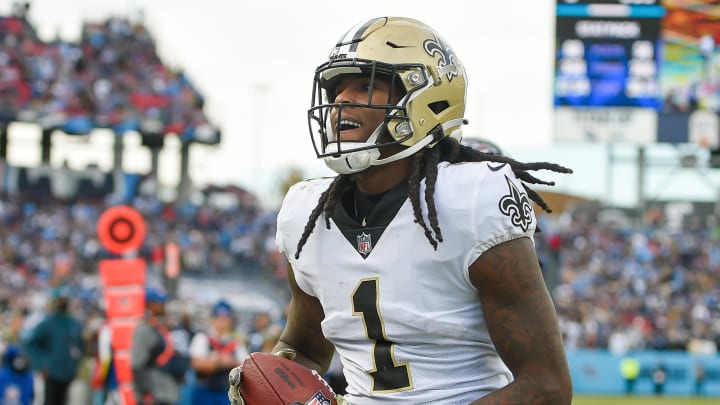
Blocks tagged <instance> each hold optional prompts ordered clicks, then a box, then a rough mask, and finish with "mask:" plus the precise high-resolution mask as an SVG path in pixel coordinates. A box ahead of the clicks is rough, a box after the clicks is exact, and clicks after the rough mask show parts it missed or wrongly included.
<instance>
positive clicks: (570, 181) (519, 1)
mask: <svg viewBox="0 0 720 405" xmlns="http://www.w3.org/2000/svg"><path fill="white" fill-rule="evenodd" d="M12 3H13V0H0V13H8V12H9V10H10V9H11V4H12ZM30 3H31V8H30V12H29V19H30V21H31V22H32V23H33V24H34V25H35V27H36V28H37V29H38V30H39V33H40V35H41V37H43V38H44V39H50V38H53V37H55V36H56V35H59V36H60V37H61V38H62V39H64V40H69V41H73V40H76V39H77V38H78V37H79V31H80V27H81V24H82V22H83V21H84V20H85V21H87V20H90V21H102V20H104V19H106V18H108V17H110V16H113V15H119V16H125V17H129V18H131V19H138V18H140V16H142V18H143V19H144V21H145V24H146V26H147V27H148V29H149V30H150V32H151V33H152V34H153V36H154V38H155V40H156V42H157V46H158V51H159V53H160V55H161V58H162V59H163V60H164V61H165V63H166V64H167V65H170V66H173V67H179V68H182V69H183V70H185V71H186V73H187V74H188V75H189V77H190V79H191V81H192V82H193V83H194V84H195V85H196V87H198V88H199V89H200V91H201V92H203V93H204V95H205V97H206V99H207V107H206V112H207V114H208V115H209V117H210V119H211V120H212V121H214V122H216V123H217V124H218V125H219V126H220V127H221V129H222V133H223V139H222V143H221V145H219V146H202V145H196V146H193V147H192V149H191V161H190V173H191V177H192V179H193V181H194V182H196V183H200V184H207V183H214V184H220V185H222V184H237V185H241V186H243V187H246V188H248V189H250V190H251V191H254V192H256V193H257V194H259V195H260V197H261V198H262V199H265V200H267V201H269V202H270V203H271V204H272V203H273V202H274V201H276V199H277V198H279V194H278V192H277V189H278V187H277V184H278V183H279V181H280V180H281V179H282V178H283V176H284V175H285V174H286V173H287V172H288V170H289V169H290V168H299V169H301V170H302V171H303V173H304V174H305V176H307V177H314V176H321V175H332V174H333V173H332V172H330V171H329V170H328V169H326V168H325V167H324V165H323V163H322V162H321V161H319V160H317V159H316V157H315V152H314V149H313V148H312V145H311V142H310V136H309V133H308V129H307V118H306V117H307V115H306V113H307V109H308V107H309V103H310V96H311V86H312V78H313V73H314V70H315V68H316V67H317V66H318V65H320V64H321V63H323V62H324V61H325V60H326V57H327V55H328V53H329V51H330V49H331V47H332V45H333V44H334V43H335V42H336V41H337V39H338V38H340V36H341V35H342V34H343V33H345V31H346V30H347V29H348V28H349V27H351V26H353V25H354V24H355V23H357V22H360V21H363V20H366V19H368V18H372V17H377V16H382V15H399V16H406V17H412V18H416V19H419V20H421V21H423V22H425V23H426V24H428V25H430V26H431V27H433V28H435V30H437V31H438V32H439V33H440V34H441V35H442V36H443V37H444V39H445V40H446V41H447V42H448V43H449V44H450V45H451V46H452V47H453V48H454V50H455V53H456V54H457V55H458V57H459V58H460V60H461V61H462V63H463V64H464V66H465V69H466V71H467V76H468V83H469V84H468V92H467V94H468V99H467V108H466V118H467V119H468V120H469V125H467V126H466V127H465V128H464V130H463V132H464V134H465V136H473V137H481V138H486V139H489V140H491V141H493V142H495V143H497V144H498V145H500V146H501V148H503V149H504V151H505V152H506V153H508V154H509V155H511V156H512V157H514V158H517V159H518V160H524V161H546V160H549V161H554V162H557V163H560V164H563V165H566V166H569V167H571V168H573V169H574V170H575V174H573V175H570V176H567V175H556V174H554V173H548V174H547V175H544V176H542V178H544V179H550V180H555V181H556V182H557V186H556V187H555V191H561V192H569V193H573V194H578V195H581V196H584V197H588V198H596V199H605V200H608V201H610V202H612V203H615V204H618V205H626V206H631V205H633V204H634V203H635V202H636V201H637V195H638V193H637V191H636V190H637V184H638V177H637V170H636V166H637V165H636V164H635V163H634V158H633V157H634V156H635V154H636V153H637V150H636V148H635V147H634V146H632V145H617V146H615V147H614V152H613V156H614V164H613V165H609V164H608V157H609V154H608V149H607V147H605V146H603V145H589V144H567V143H563V144H559V143H557V142H554V140H553V107H552V88H553V63H554V46H555V45H554V35H555V31H554V30H555V26H554V15H555V8H554V6H555V0H503V1H497V2H489V1H480V2H476V1H449V2H437V1H429V0H414V1H412V2H404V1H396V2H388V1H385V0H365V1H362V2H338V1H329V0H317V1H310V0H286V1H283V0H263V1H229V0H225V1H222V0H203V1H197V0H102V1H98V0H33V1H31V2H30ZM28 138H29V139H32V136H29V137H28ZM110 138H111V137H110V136H109V135H108V134H97V135H93V136H91V139H90V140H89V141H88V140H82V141H78V140H76V139H70V138H63V139H61V141H63V142H64V144H66V145H67V146H66V147H65V149H66V150H65V152H62V151H61V152H60V153H58V155H59V156H60V157H58V159H60V158H61V157H63V156H69V153H70V151H72V153H73V155H72V156H73V159H70V161H71V163H72V164H73V165H84V164H85V163H86V161H92V160H97V161H98V163H99V164H100V166H101V167H103V168H110V167H111V166H110V165H111V164H112V157H111V155H110V149H111V148H110V146H109V145H111V142H112V140H111V139H110ZM11 141H12V138H11ZM63 142H60V141H58V143H63ZM29 143H32V142H31V141H25V142H19V143H18V145H20V146H18V147H17V148H18V150H19V151H18V152H17V156H22V155H23V153H22V151H21V150H20V149H23V148H25V149H23V150H26V149H28V147H29V146H28V145H29ZM138 143H139V141H138V140H128V141H126V145H129V150H130V151H131V153H130V156H132V158H130V159H131V160H132V161H131V162H129V163H128V162H127V161H126V163H127V165H128V166H130V167H131V169H132V168H136V169H137V170H139V171H142V170H146V169H147V168H149V155H148V154H147V152H145V151H142V150H141V148H140V147H139V145H138ZM97 145H100V149H103V151H102V152H101V153H98V152H97ZM166 146H167V147H166V149H167V152H165V153H163V154H162V155H161V158H160V159H161V161H160V164H161V168H160V177H161V181H163V182H167V183H170V184H172V183H173V182H177V180H178V170H177V168H178V167H179V163H178V159H177V149H178V144H177V143H173V142H169V143H168V144H166ZM105 151H107V153H105ZM12 153H13V150H10V151H9V154H10V155H12ZM648 155H649V156H650V157H651V160H657V162H666V161H668V160H670V161H673V159H675V157H676V152H675V150H674V149H673V148H671V147H659V148H654V149H653V150H649V151H648ZM655 156H657V159H656V158H655ZM11 158H12V156H9V159H11ZM18 159H19V158H18ZM29 159H30V160H32V159H33V158H29ZM19 163H25V162H19ZM643 182H644V183H643V184H644V185H645V186H644V187H643V189H644V190H646V193H647V197H646V198H648V199H653V198H668V196H670V197H669V198H674V197H673V196H675V195H677V196H679V197H682V198H687V197H691V198H698V199H714V198H715V197H716V193H717V191H716V189H717V187H715V184H720V179H718V178H717V177H716V176H715V174H714V173H711V174H709V173H708V172H707V171H705V172H702V171H698V170H680V171H679V170H677V167H674V165H672V164H671V165H665V164H661V163H657V164H653V165H652V168H649V169H648V170H646V177H644V180H643ZM688 190H693V191H692V192H689V191H688ZM679 197H678V198H679Z"/></svg>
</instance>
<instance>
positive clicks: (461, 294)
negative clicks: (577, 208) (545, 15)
mask: <svg viewBox="0 0 720 405" xmlns="http://www.w3.org/2000/svg"><path fill="white" fill-rule="evenodd" d="M466 86H467V81H466V77H465V71H464V69H463V66H462V64H461V63H460V60H459V59H458V57H457V55H456V54H455V52H454V51H453V49H452V48H451V47H450V46H449V45H448V44H447V43H446V42H445V41H444V40H443V39H442V38H441V37H440V36H439V35H438V33H437V32H435V31H434V30H433V29H431V28H430V27H428V26H427V25H425V24H423V23H421V22H419V21H416V20H413V19H409V18H399V17H383V18H374V19H371V20H369V21H364V22H362V23H360V24H358V25H356V26H355V27H353V28H352V29H350V30H349V31H348V32H347V33H346V34H345V35H344V36H343V37H342V38H340V40H339V41H338V42H337V45H336V46H335V47H334V48H333V49H332V51H331V53H330V56H329V59H328V60H327V61H326V62H325V63H323V64H322V65H321V66H319V67H318V68H317V70H316V73H315V80H314V88H313V97H312V100H313V101H312V105H311V107H310V109H309V111H308V120H309V124H310V132H311V136H312V141H313V145H314V147H315V149H316V152H317V156H318V157H319V158H321V159H323V160H324V161H325V163H326V164H327V165H328V166H329V167H330V168H331V169H333V170H334V171H336V172H337V173H338V176H336V177H334V178H320V179H313V180H307V181H304V182H301V183H298V184H296V185H295V186H293V187H292V188H291V189H290V190H289V191H288V193H287V195H286V196H285V199H284V201H283V204H282V207H281V210H280V212H279V214H278V219H277V221H278V222H277V238H276V241H277V245H278V247H279V249H280V250H281V251H282V252H283V253H284V254H285V255H286V256H287V258H288V259H289V262H290V264H291V271H290V274H289V282H290V289H291V292H292V300H291V303H290V307H289V315H288V319H287V325H286V327H285V329H284V331H283V333H282V335H281V337H280V340H279V342H278V344H277V346H276V347H275V349H274V350H276V351H278V352H279V353H280V354H281V355H286V356H288V357H293V356H294V359H295V361H298V362H300V363H302V364H304V365H306V366H309V367H311V368H313V369H315V370H317V371H318V372H319V373H320V374H321V375H322V374H324V372H325V371H326V370H327V368H328V365H329V363H330V360H331V358H332V355H333V350H337V353H338V354H339V356H340V358H341V360H342V365H343V370H344V373H345V377H346V379H347V382H348V387H347V394H346V395H345V396H344V398H343V400H344V401H346V402H348V403H351V404H369V403H402V404H420V403H423V404H424V403H443V404H446V403H471V402H472V403H475V404H496V403H503V404H528V403H533V404H553V405H558V404H570V402H571V396H572V387H571V380H570V374H569V371H568V364H567V361H566V357H565V353H564V350H563V343H562V339H561V335H560V332H559V329H558V321H557V318H556V313H555V310H554V307H553V303H552V300H551V298H550V295H549V293H548V290H547V288H546V286H545V283H544V282H543V279H542V275H541V272H540V268H539V266H538V259H537V256H536V254H535V249H534V245H533V240H532V237H533V233H534V230H535V228H536V218H535V215H534V213H533V207H532V203H531V202H532V201H534V202H535V203H537V204H538V205H539V206H540V207H541V208H543V209H545V210H548V211H549V208H548V207H547V206H546V204H545V203H544V201H543V200H542V198H540V196H539V195H538V194H537V193H536V192H534V191H533V190H532V189H531V188H529V187H528V184H531V183H535V184H552V183H551V182H545V181H542V180H539V179H538V178H536V177H535V176H533V175H532V174H530V173H529V172H528V171H529V170H538V169H546V170H551V171H555V172H560V173H570V172H571V170H570V169H567V168H565V167H562V166H559V165H555V164H551V163H542V162H541V163H529V164H525V163H520V162H517V161H515V160H513V159H511V158H509V157H506V156H502V155H499V154H493V153H486V152H482V151H479V150H476V149H474V148H472V147H470V146H466V145H461V143H460V142H459V140H460V139H461V126H462V125H463V124H465V123H466V122H465V119H464V118H463V114H464V110H465V96H466ZM230 378H231V382H232V383H233V384H234V385H233V387H231V390H230V393H229V396H230V397H231V399H232V400H233V401H234V402H235V403H240V402H241V398H240V396H239V395H238V393H237V391H238V383H239V381H240V379H241V369H236V370H234V371H232V372H231V375H230Z"/></svg>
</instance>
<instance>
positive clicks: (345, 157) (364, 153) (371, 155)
mask: <svg viewBox="0 0 720 405" xmlns="http://www.w3.org/2000/svg"><path fill="white" fill-rule="evenodd" d="M463 124H467V120H466V119H465V118H457V119H454V120H450V121H447V122H444V123H443V124H442V125H441V127H442V130H443V133H446V131H447V130H448V129H450V128H452V127H456V126H460V125H463ZM382 127H383V125H380V126H378V128H377V129H375V131H373V133H372V134H371V135H370V137H368V140H367V141H365V142H339V143H337V142H334V143H332V145H336V147H337V149H338V150H342V149H343V148H342V146H346V147H347V148H348V149H350V148H361V147H366V146H379V145H376V144H375V142H376V141H377V138H378V136H379V135H380V132H381V130H382ZM448 136H451V137H453V138H455V139H462V130H461V129H460V128H458V129H456V130H454V131H452V132H451V133H450V134H449V135H448ZM435 140H436V139H435V136H434V135H432V134H429V135H426V136H425V137H424V138H423V139H421V140H420V141H419V142H417V143H416V144H414V145H412V146H410V147H408V148H406V149H404V150H402V151H400V152H398V153H396V154H394V155H391V156H388V157H386V158H384V159H380V150H379V149H378V148H373V149H367V150H361V151H357V152H349V153H344V154H338V155H334V156H327V157H325V158H324V159H323V160H324V161H325V165H326V166H327V167H329V168H330V169H332V170H333V171H335V172H336V173H338V174H352V173H357V172H361V171H363V170H365V169H367V168H368V167H370V166H380V165H384V164H387V163H390V162H394V161H396V160H400V159H403V158H406V157H408V156H410V155H413V154H415V153H417V152H418V151H420V150H421V149H423V148H425V147H426V146H428V145H429V144H431V143H432V142H434V141H435ZM329 146H330V145H328V147H329Z"/></svg>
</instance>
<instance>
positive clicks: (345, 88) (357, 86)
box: [331, 76, 401, 142]
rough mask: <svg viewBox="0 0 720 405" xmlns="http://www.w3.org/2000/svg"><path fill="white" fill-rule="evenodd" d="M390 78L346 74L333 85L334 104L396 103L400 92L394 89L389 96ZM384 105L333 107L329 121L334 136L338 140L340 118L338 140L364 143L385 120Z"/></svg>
mask: <svg viewBox="0 0 720 405" xmlns="http://www.w3.org/2000/svg"><path fill="white" fill-rule="evenodd" d="M390 92H391V86H390V81H389V80H387V79H384V78H376V79H375V81H374V82H372V81H371V80H370V77H364V76H358V77H352V76H350V77H345V78H343V79H341V80H340V82H339V83H338V85H337V87H335V94H336V96H335V101H334V102H335V103H355V104H367V103H368V98H369V100H370V103H371V104H376V105H377V104H379V105H386V104H395V103H397V102H398V101H399V100H400V97H401V96H400V93H399V92H398V91H397V90H396V91H394V92H393V95H392V96H391V94H390ZM385 114H386V110H385V109H384V108H368V107H342V111H340V109H338V108H335V109H333V110H332V114H331V122H332V128H333V132H334V135H335V137H336V139H337V136H338V134H337V130H338V119H339V120H340V125H339V129H340V134H339V136H340V140H341V141H344V142H364V141H366V140H367V139H368V137H369V136H370V134H372V133H373V131H375V129H376V128H377V127H378V126H379V125H380V124H382V122H383V121H384V119H385Z"/></svg>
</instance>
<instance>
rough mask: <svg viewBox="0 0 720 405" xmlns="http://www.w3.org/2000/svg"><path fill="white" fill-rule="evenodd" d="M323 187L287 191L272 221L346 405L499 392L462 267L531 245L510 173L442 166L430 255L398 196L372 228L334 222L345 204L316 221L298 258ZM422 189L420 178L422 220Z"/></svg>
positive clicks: (500, 371)
mask: <svg viewBox="0 0 720 405" xmlns="http://www.w3.org/2000/svg"><path fill="white" fill-rule="evenodd" d="M331 181H332V179H329V178H325V179H314V180H308V181H304V182H301V183H298V184H296V185H294V186H293V187H292V188H291V189H290V191H289V192H288V194H287V196H286V197H285V200H284V202H283V205H282V208H281V210H280V213H279V214H278V227H277V244H278V247H279V249H280V251H282V252H284V253H285V254H286V256H287V257H288V259H289V260H290V263H291V265H292V267H293V270H294V273H295V279H296V281H297V284H298V286H299V288H300V289H302V290H303V291H304V292H305V293H307V294H309V295H311V296H314V297H316V298H317V299H318V300H319V301H320V303H321V304H322V307H323V309H324V312H325V319H324V320H323V322H322V330H323V333H324V335H325V336H326V337H327V339H328V340H329V341H330V342H332V343H333V344H334V345H335V348H336V349H337V352H338V353H339V354H340V356H341V359H342V364H343V368H344V372H345V375H346V379H347V381H348V394H347V396H346V399H348V400H349V401H350V403H352V404H354V405H355V404H375V403H383V404H385V403H398V404H400V403H402V404H426V403H442V404H455V403H458V404H459V403H464V404H467V403H469V402H471V401H473V400H476V399H478V398H480V397H482V396H484V395H487V394H488V393H490V392H492V391H494V390H496V389H498V388H501V387H503V386H505V385H507V384H508V383H509V382H510V381H511V380H512V375H511V373H510V371H509V370H508V368H507V367H506V366H505V364H504V363H503V362H502V360H501V359H500V358H499V356H498V355H497V353H496V350H495V347H494V345H493V343H492V341H491V339H490V336H489V334H488V330H487V326H486V324H485V320H484V317H483V311H482V307H481V305H480V299H479V295H478V291H477V290H476V289H475V287H474V286H473V285H472V283H471V282H470V278H469V274H468V266H470V265H471V264H472V263H473V262H474V261H475V260H476V259H477V258H478V257H479V256H480V255H481V254H483V252H485V251H487V250H488V249H490V248H491V247H493V246H495V245H497V244H499V243H502V242H505V241H509V240H512V239H515V238H520V237H528V238H531V239H532V236H533V233H534V231H535V226H536V219H535V216H534V214H533V212H532V206H531V203H530V200H529V198H528V196H527V194H526V193H525V191H524V189H523V187H522V185H521V183H520V181H519V180H518V179H517V178H516V177H515V175H514V174H513V172H512V170H511V169H510V167H509V166H508V165H504V164H498V163H492V162H487V163H485V162H483V163H459V164H449V163H446V162H443V163H440V164H439V165H438V179H437V184H436V189H435V203H436V209H437V215H438V221H439V225H440V229H441V231H442V236H443V239H444V241H443V242H441V243H439V245H438V248H437V250H434V249H433V247H432V245H431V244H430V242H429V241H428V240H427V239H426V237H425V234H424V231H423V229H422V228H421V227H420V225H419V224H417V223H415V222H414V216H413V212H412V206H411V203H410V201H409V199H407V198H406V199H405V200H404V202H401V204H402V205H401V206H400V208H399V211H397V214H395V215H394V217H391V218H390V219H389V220H388V223H387V225H386V226H383V227H382V228H383V229H379V230H378V229H375V228H373V226H374V224H373V223H369V224H368V227H363V226H361V225H360V224H358V223H357V222H356V223H355V224H356V225H355V226H347V225H342V226H339V225H338V223H339V222H342V221H341V220H340V218H341V215H338V211H343V212H344V209H343V208H338V210H336V211H335V215H334V217H335V218H333V220H332V221H331V227H330V229H327V227H326V226H325V218H324V216H321V217H320V218H319V219H318V221H317V223H316V224H315V228H314V230H313V232H312V234H311V235H310V237H309V239H308V240H307V243H306V244H305V246H304V247H303V250H302V252H301V254H300V257H299V259H295V252H296V247H297V243H298V241H299V238H300V235H302V232H303V229H304V227H305V224H306V223H307V219H308V217H309V215H310V212H311V211H312V209H313V208H314V207H315V206H316V204H317V201H318V198H319V197H320V194H321V193H322V192H324V191H325V190H326V189H327V188H328V186H329V184H330V182H331ZM424 189H425V185H424V182H423V184H422V185H421V188H420V196H421V200H422V209H423V215H424V217H425V218H426V219H427V206H426V204H425V201H424V198H423V195H424V194H423V193H424ZM383 198H384V197H383ZM338 204H340V203H339V202H338ZM381 205H382V201H381V202H379V203H378V205H377V206H376V207H375V209H381V208H382V207H381ZM373 212H374V211H373ZM391 214H392V213H391ZM323 215H324V214H323ZM371 215H372V214H371ZM378 232H381V234H380V236H378Z"/></svg>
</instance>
